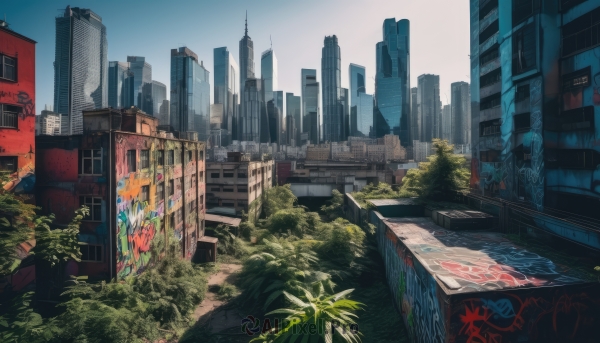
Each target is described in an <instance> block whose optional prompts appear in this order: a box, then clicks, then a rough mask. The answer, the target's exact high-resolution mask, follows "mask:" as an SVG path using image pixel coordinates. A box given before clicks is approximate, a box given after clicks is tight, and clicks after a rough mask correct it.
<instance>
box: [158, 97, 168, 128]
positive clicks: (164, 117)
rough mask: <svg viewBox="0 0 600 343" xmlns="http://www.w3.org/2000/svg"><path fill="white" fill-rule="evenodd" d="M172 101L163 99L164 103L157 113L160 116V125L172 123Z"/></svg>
mask: <svg viewBox="0 0 600 343" xmlns="http://www.w3.org/2000/svg"><path fill="white" fill-rule="evenodd" d="M170 113H171V103H170V102H169V100H163V102H162V104H160V107H159V109H158V115H155V117H156V118H158V123H159V124H160V125H170V123H171V116H170Z"/></svg>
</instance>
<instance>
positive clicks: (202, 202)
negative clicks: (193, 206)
mask: <svg viewBox="0 0 600 343" xmlns="http://www.w3.org/2000/svg"><path fill="white" fill-rule="evenodd" d="M198 206H200V210H202V209H204V195H201V196H200V200H199V201H198Z"/></svg>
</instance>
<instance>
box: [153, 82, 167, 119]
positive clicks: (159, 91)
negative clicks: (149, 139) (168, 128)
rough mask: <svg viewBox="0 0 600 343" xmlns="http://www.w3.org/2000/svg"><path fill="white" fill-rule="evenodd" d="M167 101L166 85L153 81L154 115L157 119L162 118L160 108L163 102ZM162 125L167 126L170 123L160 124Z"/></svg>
mask: <svg viewBox="0 0 600 343" xmlns="http://www.w3.org/2000/svg"><path fill="white" fill-rule="evenodd" d="M165 100H167V86H165V84H164V83H162V82H158V81H156V80H152V113H153V115H154V116H155V117H157V118H158V117H159V116H161V112H160V107H161V106H162V105H163V102H164V101H165ZM159 123H160V125H163V124H167V123H168V122H160V118H159Z"/></svg>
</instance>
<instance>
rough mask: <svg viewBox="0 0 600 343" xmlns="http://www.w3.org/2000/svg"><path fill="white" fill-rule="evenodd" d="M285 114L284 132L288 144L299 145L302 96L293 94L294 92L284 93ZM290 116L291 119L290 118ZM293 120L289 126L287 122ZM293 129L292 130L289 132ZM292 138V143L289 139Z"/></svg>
mask: <svg viewBox="0 0 600 343" xmlns="http://www.w3.org/2000/svg"><path fill="white" fill-rule="evenodd" d="M285 115H286V128H285V129H286V132H287V136H288V137H289V138H288V141H287V144H288V145H292V146H296V145H300V133H301V131H302V98H301V97H299V96H295V95H294V93H285ZM290 118H291V119H290ZM290 120H292V121H293V123H294V125H293V127H292V128H290V125H289V122H290ZM291 130H293V132H290V131H291ZM292 139H293V140H294V144H292V141H291V140H292Z"/></svg>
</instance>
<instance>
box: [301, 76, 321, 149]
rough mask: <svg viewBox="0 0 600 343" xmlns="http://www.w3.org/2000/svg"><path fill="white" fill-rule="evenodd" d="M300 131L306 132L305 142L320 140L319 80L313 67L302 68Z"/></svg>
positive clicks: (314, 142)
mask: <svg viewBox="0 0 600 343" xmlns="http://www.w3.org/2000/svg"><path fill="white" fill-rule="evenodd" d="M302 132H303V133H305V134H306V141H307V142H309V143H311V144H319V143H320V142H321V113H320V108H319V82H317V71H316V70H314V69H302ZM298 145H300V144H298Z"/></svg>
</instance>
